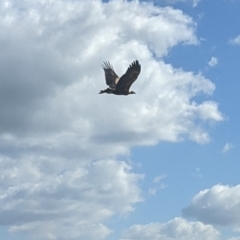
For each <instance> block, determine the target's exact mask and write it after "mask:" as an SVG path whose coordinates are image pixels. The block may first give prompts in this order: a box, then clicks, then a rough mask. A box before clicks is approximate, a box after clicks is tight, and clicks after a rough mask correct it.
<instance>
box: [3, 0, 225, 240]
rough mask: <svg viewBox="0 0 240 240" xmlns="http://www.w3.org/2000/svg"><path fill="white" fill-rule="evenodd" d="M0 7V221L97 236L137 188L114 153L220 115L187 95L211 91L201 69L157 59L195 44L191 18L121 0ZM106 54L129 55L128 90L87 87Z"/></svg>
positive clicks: (57, 234)
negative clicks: (132, 69)
mask: <svg viewBox="0 0 240 240" xmlns="http://www.w3.org/2000/svg"><path fill="white" fill-rule="evenodd" d="M119 13H121V14H119ZM0 15H1V18H0V27H1V29H2V31H1V33H0V43H1V44H0V50H1V55H0V105H1V115H0V121H1V125H0V152H1V158H0V164H1V172H0V177H1V185H0V196H1V197H0V202H1V218H0V224H1V225H2V226H8V227H9V231H11V232H14V233H18V232H19V231H20V232H26V233H28V234H30V235H31V236H32V237H31V238H32V239H33V238H35V237H34V236H36V235H38V236H39V238H42V239H54V238H57V239H61V238H62V239H70V238H72V239H74V238H77V239H96V237H95V236H98V238H100V239H101V238H104V237H106V236H107V235H108V234H109V233H110V232H111V230H110V229H108V227H107V226H106V225H105V224H104V222H105V220H106V219H108V218H110V217H111V216H113V215H115V214H127V213H128V212H130V211H132V210H133V208H134V204H135V203H136V202H138V201H140V200H141V196H140V195H141V194H140V189H139V188H138V181H139V180H140V179H141V176H140V175H137V174H134V173H133V172H132V170H131V169H130V168H131V167H130V166H129V164H126V163H125V162H119V161H117V160H116V158H117V156H118V155H119V154H122V155H124V154H128V153H129V152H130V150H131V147H132V146H136V145H149V144H155V143H157V142H158V141H180V140H182V139H186V138H187V139H191V140H193V141H196V142H199V143H204V142H207V141H209V138H210V137H209V135H208V132H207V131H206V130H205V124H207V123H208V122H212V121H214V122H217V121H221V120H222V116H221V113H220V112H219V111H218V108H217V103H215V102H211V101H204V102H200V103H196V102H195V101H194V97H195V96H197V95H199V94H212V93H213V91H214V88H215V86H214V84H213V83H212V82H211V81H210V80H208V79H206V78H205V77H204V76H202V75H200V74H198V75H195V74H193V73H192V72H185V71H183V70H181V69H174V68H173V67H172V66H171V65H167V64H165V63H164V62H163V61H162V60H161V59H162V57H163V56H165V55H166V54H168V52H169V50H170V49H171V48H172V47H173V46H175V45H177V44H181V43H185V44H197V42H198V41H197V38H196V36H195V24H194V22H193V21H192V19H191V18H190V17H188V16H186V15H184V14H183V13H182V12H181V11H179V10H174V9H172V8H170V7H166V8H157V7H154V6H153V5H152V4H147V3H139V2H137V1H132V2H128V1H120V0H116V1H111V2H109V3H102V2H101V1H99V0H94V1H84V0H80V1H63V0H57V1H43V0H36V1H23V0H12V1H7V0H3V1H1V2H0ZM153 56H156V57H157V58H158V61H157V60H156V58H154V57H153ZM105 59H109V60H110V61H111V63H112V64H113V65H114V68H115V70H116V72H117V73H119V75H120V74H121V73H124V71H125V70H126V68H127V66H128V64H129V63H131V61H133V60H135V59H138V60H139V61H140V63H141V64H142V72H141V74H140V77H139V79H138V81H137V82H136V83H135V84H134V85H133V89H134V90H136V92H137V94H136V95H135V96H129V97H119V96H110V95H98V94H97V93H98V92H99V90H100V89H104V88H105V86H104V85H105V84H104V74H103V71H102V70H101V68H100V64H101V62H102V61H103V60H105ZM43 229H44V231H43ZM89 229H90V230H89Z"/></svg>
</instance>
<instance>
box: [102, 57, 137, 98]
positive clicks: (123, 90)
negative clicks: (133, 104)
mask: <svg viewBox="0 0 240 240" xmlns="http://www.w3.org/2000/svg"><path fill="white" fill-rule="evenodd" d="M102 68H103V70H104V73H105V79H106V84H107V85H108V86H109V87H108V88H107V89H105V90H101V91H100V93H99V94H102V93H112V94H116V95H128V94H135V92H133V91H129V89H130V87H131V85H132V84H133V83H134V82H135V81H136V79H137V78H138V75H139V74H140V72H141V65H140V64H139V62H138V60H136V61H134V62H133V63H132V64H130V65H129V67H128V69H127V71H126V73H125V74H123V75H122V76H121V77H120V78H119V77H118V75H117V74H116V73H115V72H114V69H113V66H112V65H111V64H110V63H109V62H107V61H105V62H103V64H102Z"/></svg>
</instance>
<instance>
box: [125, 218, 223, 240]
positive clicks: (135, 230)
mask: <svg viewBox="0 0 240 240" xmlns="http://www.w3.org/2000/svg"><path fill="white" fill-rule="evenodd" d="M135 239H138V240H174V239H177V240H192V239H194V240H217V239H219V233H218V231H217V230H216V229H214V228H213V227H212V226H211V225H205V224H203V223H201V222H189V221H187V220H185V219H183V218H174V219H173V220H171V221H169V222H167V223H150V224H147V225H134V226H132V227H130V228H129V229H128V230H126V231H125V232H124V234H123V238H122V239H121V240H135Z"/></svg>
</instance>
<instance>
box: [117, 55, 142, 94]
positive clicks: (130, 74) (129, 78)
mask: <svg viewBox="0 0 240 240" xmlns="http://www.w3.org/2000/svg"><path fill="white" fill-rule="evenodd" d="M140 72H141V65H140V64H139V62H138V60H136V61H134V62H133V63H132V64H130V65H129V67H128V69H127V71H126V73H125V74H124V75H123V76H122V77H121V78H120V79H119V81H118V83H117V86H116V89H117V90H118V91H123V92H128V91H129V89H130V87H131V85H132V84H133V83H134V82H135V81H136V79H137V78H138V75H139V74H140Z"/></svg>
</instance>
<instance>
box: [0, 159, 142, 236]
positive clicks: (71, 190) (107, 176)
mask: <svg viewBox="0 0 240 240" xmlns="http://www.w3.org/2000/svg"><path fill="white" fill-rule="evenodd" d="M6 160H8V161H6ZM6 160H5V159H2V158H1V159H0V166H1V169H2V171H1V182H2V185H1V190H5V191H1V195H0V204H1V210H0V213H1V214H0V216H1V217H0V224H1V225H2V226H6V225H9V226H10V228H9V231H10V232H11V233H18V232H25V233H27V234H29V235H30V236H31V237H34V236H36V233H39V235H40V239H44V238H45V239H51V237H50V236H52V237H53V238H54V239H84V238H85V237H88V238H90V239H94V238H95V239H96V238H98V239H104V238H105V237H106V236H107V235H108V234H109V233H110V232H111V230H110V229H108V228H107V227H106V226H105V225H104V224H103V223H104V221H105V220H106V219H107V218H109V217H111V216H114V215H115V214H119V215H126V214H128V213H129V212H131V211H132V210H133V207H132V205H133V204H134V203H137V202H139V201H141V196H140V189H139V188H138V186H137V183H138V181H139V180H140V179H141V178H142V176H141V175H139V174H134V173H132V171H131V167H130V166H129V165H127V164H126V163H125V162H120V161H115V160H98V161H95V162H92V163H91V164H88V166H81V163H80V162H79V163H77V162H75V163H74V162H73V161H70V160H69V162H66V161H62V160H61V159H53V158H51V159H48V158H39V159H36V158H34V159H17V160H16V161H11V160H10V159H6ZM43 229H45V230H44V231H43Z"/></svg>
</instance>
